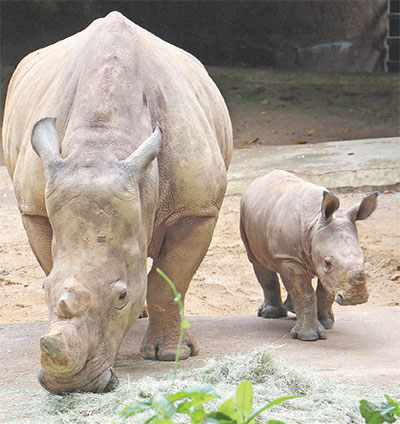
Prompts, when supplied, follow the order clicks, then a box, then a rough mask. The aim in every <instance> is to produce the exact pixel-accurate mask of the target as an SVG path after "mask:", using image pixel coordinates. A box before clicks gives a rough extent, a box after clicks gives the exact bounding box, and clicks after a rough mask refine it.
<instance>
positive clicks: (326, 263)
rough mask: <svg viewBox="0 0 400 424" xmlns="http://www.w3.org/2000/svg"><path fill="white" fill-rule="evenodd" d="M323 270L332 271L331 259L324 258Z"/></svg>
mask: <svg viewBox="0 0 400 424" xmlns="http://www.w3.org/2000/svg"><path fill="white" fill-rule="evenodd" d="M324 269H325V271H330V270H331V269H332V259H331V258H325V259H324Z"/></svg>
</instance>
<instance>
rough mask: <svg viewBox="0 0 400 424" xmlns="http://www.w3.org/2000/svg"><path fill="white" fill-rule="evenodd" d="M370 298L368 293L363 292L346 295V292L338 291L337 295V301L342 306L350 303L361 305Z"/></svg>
mask: <svg viewBox="0 0 400 424" xmlns="http://www.w3.org/2000/svg"><path fill="white" fill-rule="evenodd" d="M367 300H368V293H365V294H361V295H356V296H354V295H351V296H346V294H344V293H340V292H339V293H336V295H335V302H336V303H337V304H339V305H341V306H348V305H359V304H361V303H365V302H366V301H367Z"/></svg>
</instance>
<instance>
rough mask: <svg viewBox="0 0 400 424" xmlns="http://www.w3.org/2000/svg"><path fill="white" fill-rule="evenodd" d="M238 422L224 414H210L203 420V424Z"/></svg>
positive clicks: (233, 423) (232, 423)
mask: <svg viewBox="0 0 400 424" xmlns="http://www.w3.org/2000/svg"><path fill="white" fill-rule="evenodd" d="M237 423H238V422H237V421H236V420H232V419H231V418H230V417H228V416H227V415H225V414H223V413H222V412H210V413H209V414H208V415H207V416H206V417H205V418H203V420H202V421H201V424H237Z"/></svg>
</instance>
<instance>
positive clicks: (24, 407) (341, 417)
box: [0, 347, 400, 424]
mask: <svg viewBox="0 0 400 424" xmlns="http://www.w3.org/2000/svg"><path fill="white" fill-rule="evenodd" d="M244 379H246V380H250V381H251V382H252V383H253V386H254V403H255V405H256V406H260V405H262V404H264V403H266V402H269V401H271V400H274V399H276V398H278V397H280V396H284V395H295V394H302V395H305V397H304V398H299V399H294V400H290V401H287V402H285V403H283V404H281V405H277V406H275V407H273V408H272V409H269V410H268V411H266V412H265V413H264V415H263V416H262V418H264V419H261V421H260V422H265V420H266V418H267V417H268V419H272V418H274V419H279V420H281V421H284V422H286V423H287V424H294V423H298V424H305V423H313V424H330V423H332V424H333V423H337V424H345V423H346V424H347V423H363V419H362V418H361V416H360V414H359V412H358V404H359V400H360V399H362V398H366V399H369V400H372V401H383V400H384V398H383V394H384V393H387V394H389V395H391V396H392V397H395V398H398V397H399V396H400V384H397V385H393V387H385V388H379V387H376V386H374V387H372V386H365V385H363V386H360V385H356V384H350V383H338V382H334V381H330V380H327V379H321V378H319V377H316V376H315V375H313V374H312V373H311V372H310V370H309V369H305V368H299V367H293V366H291V365H288V364H287V363H284V362H282V361H281V360H280V359H279V358H278V356H277V355H276V354H275V352H274V349H273V348H271V347H262V348H259V349H257V350H255V351H254V352H252V353H249V354H243V355H234V356H231V357H229V358H227V359H225V360H220V361H216V360H210V361H209V362H208V363H207V365H206V366H205V367H204V368H200V369H196V370H191V371H187V370H185V371H178V373H177V375H176V378H175V381H174V384H173V386H172V387H171V384H172V374H167V375H165V376H163V377H160V378H154V377H147V378H143V379H141V380H136V381H131V380H129V379H128V380H125V381H122V382H121V384H120V385H119V387H118V388H117V389H116V390H115V391H113V392H112V393H107V394H70V395H67V396H64V397H62V396H54V395H50V394H48V393H46V392H45V391H44V390H41V391H40V392H38V393H37V394H34V395H32V393H30V394H29V397H25V398H24V393H20V392H18V393H17V392H15V393H11V394H10V393H8V396H18V397H21V399H24V401H23V402H21V407H20V408H19V409H18V410H15V411H10V413H11V415H12V417H11V420H9V421H8V422H14V423H32V424H36V423H40V424H43V423H54V424H72V423H73V424H77V423H88V424H94V423H102V424H104V423H121V422H123V420H122V419H121V417H120V415H119V412H120V411H121V410H122V409H123V408H124V407H125V406H127V405H130V404H132V403H134V402H135V401H137V400H143V399H146V398H149V397H151V396H153V395H154V394H157V393H165V392H168V391H176V390H178V389H181V388H184V387H191V386H198V385H202V384H211V385H213V386H214V387H215V389H216V391H217V393H218V394H219V395H220V396H221V400H218V401H215V405H219V404H220V403H221V402H222V400H223V399H226V398H228V397H230V396H232V395H233V394H234V393H235V390H236V386H237V385H238V383H239V382H240V381H241V380H244ZM2 396H4V393H1V391H0V397H2ZM209 405H210V407H211V406H212V403H210V404H209ZM149 416H150V415H149V414H142V415H138V416H134V417H132V418H131V419H130V420H128V421H127V422H131V423H143V422H145V421H146V418H148V417H149ZM181 422H185V421H181Z"/></svg>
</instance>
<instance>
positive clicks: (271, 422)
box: [267, 420, 285, 424]
mask: <svg viewBox="0 0 400 424" xmlns="http://www.w3.org/2000/svg"><path fill="white" fill-rule="evenodd" d="M267 424H285V423H284V422H283V421H279V420H268V422H267Z"/></svg>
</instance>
